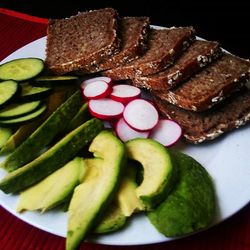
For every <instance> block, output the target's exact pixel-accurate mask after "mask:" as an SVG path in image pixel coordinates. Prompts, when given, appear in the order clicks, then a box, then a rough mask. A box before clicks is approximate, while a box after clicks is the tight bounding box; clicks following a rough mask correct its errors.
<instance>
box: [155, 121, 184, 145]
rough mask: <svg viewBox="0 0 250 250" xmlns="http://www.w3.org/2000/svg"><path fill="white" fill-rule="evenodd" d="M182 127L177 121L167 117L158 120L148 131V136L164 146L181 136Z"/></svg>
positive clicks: (171, 143)
mask: <svg viewBox="0 0 250 250" xmlns="http://www.w3.org/2000/svg"><path fill="white" fill-rule="evenodd" d="M181 135H182V129H181V127H180V125H179V124H178V123H176V122H175V121H173V120H169V119H162V120H160V121H159V122H158V123H157V125H156V126H155V127H154V128H153V130H152V131H151V133H150V138H152V139H154V140H156V141H158V142H160V143H161V144H163V145H164V146H166V147H170V146H173V145H174V144H175V143H176V142H177V141H178V140H179V139H180V137H181Z"/></svg>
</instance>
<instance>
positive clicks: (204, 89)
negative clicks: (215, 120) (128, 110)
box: [154, 53, 250, 112]
mask: <svg viewBox="0 0 250 250" xmlns="http://www.w3.org/2000/svg"><path fill="white" fill-rule="evenodd" d="M249 78H250V62H249V61H248V60H245V59H242V58H239V57H237V56H234V55H231V54H227V53H226V54H224V55H223V56H222V57H221V58H220V59H219V60H217V61H215V62H214V63H213V64H211V65H209V66H208V67H206V68H205V69H203V70H202V71H201V72H199V73H198V74H196V75H195V76H194V77H192V78H191V79H189V80H188V81H186V82H184V83H182V84H181V85H180V86H178V87H177V88H175V89H171V90H167V91H154V94H155V95H157V96H158V97H159V98H161V99H162V100H166V101H168V102H170V103H172V104H174V105H176V106H179V107H181V108H183V109H187V110H193V111H198V112H199V111H204V110H207V109H209V108H211V107H212V106H214V105H215V104H217V103H219V102H221V101H222V100H224V99H225V98H226V97H228V96H229V95H230V94H232V93H233V92H235V91H237V90H239V89H240V88H241V87H242V86H243V85H244V84H245V83H246V81H248V80H249Z"/></svg>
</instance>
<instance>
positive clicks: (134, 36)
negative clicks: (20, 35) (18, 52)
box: [0, 8, 250, 249]
mask: <svg viewBox="0 0 250 250" xmlns="http://www.w3.org/2000/svg"><path fill="white" fill-rule="evenodd" d="M46 41H47V42H46V58H45V60H44V61H43V60H41V59H38V58H21V59H16V60H12V61H10V62H7V63H4V64H2V65H0V79H1V80H2V82H0V105H1V109H0V127H1V128H0V135H1V137H0V138H1V140H0V146H1V153H2V154H3V153H8V155H7V156H6V158H5V159H4V161H3V162H2V163H1V167H2V168H3V169H5V170H6V171H7V172H8V174H7V175H6V176H5V177H4V178H3V179H2V180H1V181H0V189H1V190H2V191H3V192H5V193H7V194H20V197H19V201H18V204H17V208H16V209H17V211H18V212H22V211H24V210H31V211H32V210H40V211H42V213H46V211H47V210H50V209H54V208H57V209H58V207H63V209H65V210H67V211H68V223H67V225H68V226H67V239H66V248H67V249H76V248H77V246H78V245H79V244H80V242H81V241H84V240H85V239H87V238H88V236H89V235H91V234H104V233H109V232H113V231H117V230H119V229H122V228H124V227H126V225H127V224H128V223H127V222H129V221H130V220H133V218H134V214H135V213H144V214H145V215H146V216H147V217H148V219H149V220H150V222H151V224H152V226H153V227H155V228H156V229H157V230H158V231H159V233H161V234H163V235H165V236H166V237H176V236H183V235H187V234H190V233H193V232H197V231H199V230H202V229H204V228H207V227H209V226H210V225H212V224H213V222H214V220H215V216H216V199H215V197H216V190H215V188H214V183H213V180H212V178H211V176H210V175H209V173H208V172H207V170H206V169H205V168H204V167H203V166H202V165H201V164H200V163H199V162H198V161H197V160H195V159H194V158H193V157H191V156H188V155H187V154H185V153H182V152H180V151H178V150H177V149H175V148H174V147H172V148H169V147H170V146H173V145H175V144H176V143H177V144H178V142H179V140H180V139H181V138H182V137H183V138H186V139H187V141H188V142H191V143H194V144H197V143H201V142H203V141H205V140H213V139H215V138H216V137H218V136H219V135H221V134H223V133H224V132H228V131H230V130H232V129H234V128H238V127H239V126H242V125H244V124H246V123H247V122H248V121H249V120H250V112H249V111H250V109H249V107H250V98H249V90H248V88H247V87H246V86H245V85H246V82H247V81H248V80H249V78H250V62H249V61H248V60H245V59H241V58H238V57H237V56H234V55H231V54H229V53H227V52H224V51H223V50H222V49H221V48H220V46H219V44H218V43H217V42H210V41H200V40H196V36H195V30H194V29H193V28H192V27H180V28H176V27H174V28H164V29H155V28H153V27H151V26H150V20H149V18H147V17H125V18H120V17H118V13H117V12H116V11H115V10H114V9H111V8H106V9H100V10H95V11H90V12H84V13H79V14H77V15H76V16H72V17H70V18H67V19H60V20H49V24H48V35H47V40H46ZM96 74H98V75H96ZM145 92H147V95H145V96H144V94H145ZM224 99H225V100H224ZM105 127H106V128H105ZM182 135H183V136H182ZM58 180H60V181H58Z"/></svg>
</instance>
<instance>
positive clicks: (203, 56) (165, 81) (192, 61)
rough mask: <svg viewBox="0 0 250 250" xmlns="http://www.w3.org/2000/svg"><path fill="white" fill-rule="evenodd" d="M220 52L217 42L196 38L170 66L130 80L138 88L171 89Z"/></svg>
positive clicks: (212, 59) (216, 56)
mask: <svg viewBox="0 0 250 250" xmlns="http://www.w3.org/2000/svg"><path fill="white" fill-rule="evenodd" d="M221 54H222V52H221V48H220V46H219V43H217V42H210V41H201V40H197V41H195V42H194V43H193V44H192V45H191V46H190V47H189V48H188V49H187V51H185V52H184V53H183V54H182V55H181V56H180V58H178V59H177V60H176V62H175V63H174V64H173V65H172V66H171V67H169V68H167V69H165V70H164V71H161V72H159V73H156V74H153V75H148V76H141V77H136V78H135V79H133V80H132V82H133V85H135V86H137V87H139V88H147V89H149V90H150V89H153V90H167V89H171V88H173V87H175V86H176V85H178V84H179V83H180V82H182V81H184V80H186V79H187V78H189V77H191V76H192V75H194V74H195V73H196V72H198V71H199V70H200V69H201V68H203V67H205V66H206V65H208V64H209V63H210V62H212V61H214V60H215V59H217V58H218V57H219V56H221Z"/></svg>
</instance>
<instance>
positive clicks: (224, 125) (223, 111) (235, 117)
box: [154, 88, 250, 144]
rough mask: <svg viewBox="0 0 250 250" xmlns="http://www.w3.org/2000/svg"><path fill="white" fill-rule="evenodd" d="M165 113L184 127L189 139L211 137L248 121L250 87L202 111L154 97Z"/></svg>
mask: <svg viewBox="0 0 250 250" xmlns="http://www.w3.org/2000/svg"><path fill="white" fill-rule="evenodd" d="M154 101H155V104H156V105H157V107H158V108H159V110H160V112H161V114H162V115H163V116H164V117H167V118H170V119H173V120H175V121H176V122H178V123H179V124H180V126H181V127H182V129H183V136H184V137H185V138H186V139H187V141H189V142H191V143H195V144H197V143H201V142H204V141H206V140H213V139H215V138H217V137H218V136H220V135H222V134H224V133H226V132H229V131H231V130H233V129H236V128H238V127H240V126H243V125H245V124H246V123H248V122H249V121H250V90H249V89H247V88H243V89H241V90H240V91H238V92H236V93H234V94H233V95H232V96H230V97H229V98H227V99H226V100H224V101H223V102H221V103H220V104H218V105H216V106H215V107H213V108H212V109H210V110H207V111H204V112H194V111H188V110H184V109H181V108H178V107H176V106H174V105H172V104H170V103H168V102H166V101H162V100H160V99H159V98H157V97H154Z"/></svg>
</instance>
